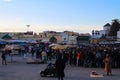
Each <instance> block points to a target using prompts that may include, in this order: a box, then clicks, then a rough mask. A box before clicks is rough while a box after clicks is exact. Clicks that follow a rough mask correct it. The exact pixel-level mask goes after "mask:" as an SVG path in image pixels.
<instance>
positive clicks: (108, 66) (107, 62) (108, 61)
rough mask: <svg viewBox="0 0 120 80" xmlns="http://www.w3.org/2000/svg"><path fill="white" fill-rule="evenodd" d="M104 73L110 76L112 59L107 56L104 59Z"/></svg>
mask: <svg viewBox="0 0 120 80" xmlns="http://www.w3.org/2000/svg"><path fill="white" fill-rule="evenodd" d="M104 62H105V72H106V73H107V75H112V70H111V68H112V58H111V57H110V56H109V54H106V57H105V60H104Z"/></svg>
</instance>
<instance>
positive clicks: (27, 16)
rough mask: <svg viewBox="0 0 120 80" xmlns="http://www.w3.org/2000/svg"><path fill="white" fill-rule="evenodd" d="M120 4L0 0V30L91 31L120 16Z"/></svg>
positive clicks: (79, 0) (98, 0) (119, 1)
mask: <svg viewBox="0 0 120 80" xmlns="http://www.w3.org/2000/svg"><path fill="white" fill-rule="evenodd" d="M119 4H120V0H0V32H25V31H28V30H29V31H34V32H37V33H39V32H43V31H51V30H52V31H58V32H62V31H66V30H67V31H74V32H79V33H91V31H92V30H102V29H103V26H104V25H105V24H106V23H111V22H112V19H120V5H119ZM26 25H30V27H29V28H28V27H27V26H26Z"/></svg>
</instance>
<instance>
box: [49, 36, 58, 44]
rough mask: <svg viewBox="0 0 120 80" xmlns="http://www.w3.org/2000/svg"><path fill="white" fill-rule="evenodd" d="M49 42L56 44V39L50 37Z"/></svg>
mask: <svg viewBox="0 0 120 80" xmlns="http://www.w3.org/2000/svg"><path fill="white" fill-rule="evenodd" d="M49 41H50V42H51V43H57V39H56V38H55V37H54V36H52V37H51V38H50V40H49Z"/></svg>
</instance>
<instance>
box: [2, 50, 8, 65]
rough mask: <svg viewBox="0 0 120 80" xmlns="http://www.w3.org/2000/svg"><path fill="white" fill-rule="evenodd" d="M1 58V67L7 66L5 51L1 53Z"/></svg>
mask: <svg viewBox="0 0 120 80" xmlns="http://www.w3.org/2000/svg"><path fill="white" fill-rule="evenodd" d="M1 58H2V65H7V63H6V54H5V51H2V55H1Z"/></svg>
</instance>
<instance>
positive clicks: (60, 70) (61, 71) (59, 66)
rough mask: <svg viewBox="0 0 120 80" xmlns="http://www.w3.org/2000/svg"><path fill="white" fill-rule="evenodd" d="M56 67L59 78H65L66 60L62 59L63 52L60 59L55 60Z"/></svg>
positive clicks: (60, 79) (61, 79) (59, 79)
mask: <svg viewBox="0 0 120 80" xmlns="http://www.w3.org/2000/svg"><path fill="white" fill-rule="evenodd" d="M55 68H56V72H57V76H58V80H63V78H64V76H65V74H64V69H65V62H64V60H63V59H62V54H59V56H58V59H57V60H56V62H55Z"/></svg>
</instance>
